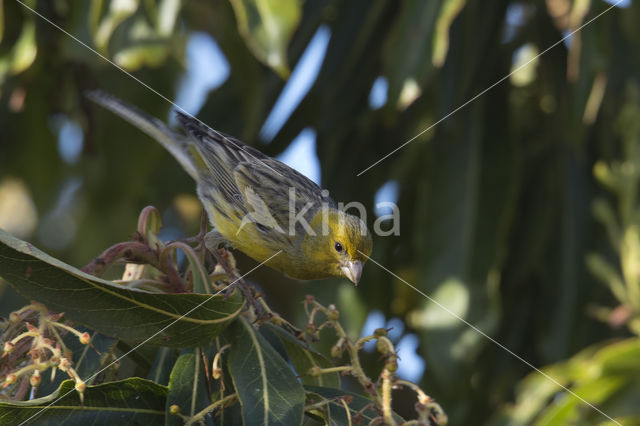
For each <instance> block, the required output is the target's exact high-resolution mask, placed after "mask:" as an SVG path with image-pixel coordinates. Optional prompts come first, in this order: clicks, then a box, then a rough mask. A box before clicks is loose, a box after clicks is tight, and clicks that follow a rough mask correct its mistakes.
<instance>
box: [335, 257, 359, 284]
mask: <svg viewBox="0 0 640 426" xmlns="http://www.w3.org/2000/svg"><path fill="white" fill-rule="evenodd" d="M340 270H341V271H342V273H343V274H344V276H345V277H347V278H349V280H351V282H352V283H354V284H355V285H358V282H359V281H360V276H361V275H362V262H361V261H359V260H350V261H348V262H345V263H344V264H343V265H342V266H341V267H340Z"/></svg>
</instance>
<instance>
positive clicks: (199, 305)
mask: <svg viewBox="0 0 640 426" xmlns="http://www.w3.org/2000/svg"><path fill="white" fill-rule="evenodd" d="M280 253H282V250H278V251H277V252H276V253H275V254H273V255H272V256H271V257H269V258H268V259H267V260H265V261H263V262H261V263H260V264H259V265H257V266H255V267H254V268H253V269H251V270H250V271H249V272H247V273H246V274H244V275H242V276H241V277H239V278H237V279H236V280H235V281H233V282H232V283H230V284H229V285H227V286H226V287H224V288H223V289H222V290H219V291H218V292H216V293H215V294H212V295H211V296H209V297H207V298H206V299H205V300H204V301H202V302H200V303H199V304H197V305H196V306H195V307H193V308H191V309H190V310H189V311H187V312H185V313H184V314H182V315H180V317H179V318H177V319H175V320H173V321H172V322H171V323H170V324H168V325H166V326H164V327H163V328H161V329H160V330H158V331H156V332H155V333H153V334H152V335H151V336H150V337H148V338H147V339H146V340H144V341H143V342H142V343H139V344H138V345H136V346H135V347H134V348H132V349H131V350H129V351H128V352H127V353H125V354H124V355H121V356H120V357H119V358H118V359H116V360H115V361H112V362H111V363H110V364H109V365H107V366H106V367H104V368H102V369H100V370H99V371H97V372H96V373H94V374H93V375H92V376H91V377H89V378H88V379H85V380H84V381H85V382H90V381H91V380H93V379H94V377H96V376H97V375H98V374H100V373H102V372H103V371H105V370H106V369H107V368H109V367H111V366H112V365H113V364H115V363H116V362H118V361H120V360H121V359H123V358H125V357H127V356H128V355H129V354H130V353H131V352H133V351H135V350H136V349H138V348H139V347H140V346H142V345H144V344H145V343H147V342H148V341H149V340H151V339H153V338H154V337H156V336H157V335H158V334H160V333H162V332H163V331H165V330H166V329H167V328H169V327H171V326H172V325H174V324H175V323H177V322H178V321H180V320H181V319H182V318H184V317H185V316H187V315H189V314H190V313H191V312H193V311H195V310H196V309H198V308H199V307H201V306H202V305H204V304H205V303H207V302H208V301H209V300H211V299H212V298H213V297H214V296H217V295H218V294H220V293H222V292H223V291H225V290H226V289H228V288H230V287H231V286H232V285H234V284H235V283H237V282H238V281H240V280H241V279H243V278H244V277H246V276H247V275H249V274H250V273H252V272H253V271H255V270H256V269H258V268H260V267H261V266H262V265H264V264H265V263H267V262H268V261H270V260H271V259H273V258H274V257H276V256H277V255H279V254H280ZM74 390H75V389H74ZM74 390H70V391H69V392H67V393H65V394H64V395H62V396H60V397H58V398H56V399H54V400H53V401H52V402H50V403H49V404H48V405H47V406H45V407H43V408H42V409H40V410H39V411H38V412H36V413H35V414H33V415H32V416H31V417H29V418H28V419H26V420H25V421H23V422H22V423H20V424H19V425H18V426H22V425H24V424H26V423H27V422H28V421H30V420H31V419H33V418H34V417H36V416H38V415H39V414H40V413H42V412H43V411H45V410H46V409H48V408H49V407H51V406H52V405H53V404H55V403H56V402H58V401H60V400H61V399H62V398H64V397H65V396H67V395H69V394H70V393H71V392H74Z"/></svg>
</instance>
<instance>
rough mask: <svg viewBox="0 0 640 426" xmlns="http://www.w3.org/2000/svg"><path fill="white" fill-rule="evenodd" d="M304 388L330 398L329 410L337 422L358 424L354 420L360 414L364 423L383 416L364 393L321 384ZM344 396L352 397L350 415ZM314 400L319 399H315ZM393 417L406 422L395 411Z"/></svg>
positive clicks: (348, 405)
mask: <svg viewBox="0 0 640 426" xmlns="http://www.w3.org/2000/svg"><path fill="white" fill-rule="evenodd" d="M304 388H305V390H306V391H307V392H308V393H311V396H313V395H316V396H319V397H321V398H324V399H328V400H330V402H329V412H330V415H331V420H332V422H335V423H337V424H344V425H348V424H351V423H353V424H357V423H356V422H355V421H354V417H356V416H360V417H359V418H360V419H362V423H363V424H369V423H370V422H371V421H372V420H373V419H376V418H378V419H381V418H382V417H381V416H382V413H379V412H378V411H376V410H375V409H373V406H372V405H371V404H372V403H373V401H372V400H370V399H369V398H366V397H364V396H362V395H358V394H357V393H353V392H348V391H344V390H341V389H334V388H326V387H321V386H305V387H304ZM344 396H347V397H349V398H351V402H350V403H349V404H347V407H348V409H349V415H347V409H346V408H345V406H344V404H343V403H342V402H341V399H342V397H344ZM314 402H319V401H317V400H315V401H314ZM365 408H366V409H365ZM349 417H351V422H349ZM393 418H394V419H395V420H396V421H397V422H399V423H403V422H404V419H403V418H402V417H400V416H398V415H397V414H395V413H393Z"/></svg>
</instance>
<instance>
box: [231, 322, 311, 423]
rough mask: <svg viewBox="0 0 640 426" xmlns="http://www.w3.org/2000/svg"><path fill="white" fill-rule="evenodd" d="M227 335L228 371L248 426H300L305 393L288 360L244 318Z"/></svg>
mask: <svg viewBox="0 0 640 426" xmlns="http://www.w3.org/2000/svg"><path fill="white" fill-rule="evenodd" d="M225 335H226V336H227V339H228V340H229V341H230V342H231V349H230V351H229V357H228V360H229V361H228V362H229V372H230V374H231V377H232V379H233V385H234V387H235V388H236V391H237V392H238V397H239V399H240V403H241V405H242V416H243V418H244V422H245V425H276V424H286V425H299V424H301V423H302V414H303V409H304V399H305V398H304V390H303V388H302V385H301V384H300V382H299V381H298V379H297V378H296V376H295V374H294V372H293V370H292V369H291V368H290V367H289V365H288V364H287V363H286V362H285V360H284V359H282V357H281V356H280V355H278V353H277V352H276V351H275V349H273V347H272V346H271V345H270V344H269V342H267V341H266V339H265V338H264V337H262V336H261V335H260V334H259V333H258V332H257V330H256V329H255V328H253V326H252V325H251V324H249V323H248V322H247V321H246V320H244V319H243V318H240V319H238V320H237V321H235V322H234V323H233V324H232V325H231V326H230V327H229V328H228V329H227V330H226V331H225Z"/></svg>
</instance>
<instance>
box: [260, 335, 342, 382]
mask: <svg viewBox="0 0 640 426" xmlns="http://www.w3.org/2000/svg"><path fill="white" fill-rule="evenodd" d="M262 328H265V329H267V330H269V331H271V332H273V333H274V334H275V335H276V336H278V338H279V339H280V341H281V342H282V344H283V345H284V348H285V350H286V351H287V355H289V359H290V360H291V363H292V364H293V368H295V369H296V371H297V372H298V375H299V376H300V378H301V379H302V384H303V385H314V386H324V387H328V388H340V375H339V374H338V373H331V374H322V375H320V376H318V377H313V376H310V375H309V374H307V373H308V371H309V369H311V368H312V367H319V368H330V367H333V366H334V365H333V363H332V362H331V361H329V360H328V359H327V358H325V357H324V356H323V355H322V354H320V353H318V352H316V351H314V350H313V349H311V348H310V347H308V346H307V345H305V344H304V343H302V342H301V341H299V340H298V339H296V338H295V337H293V336H292V335H291V334H290V333H288V332H286V331H285V330H283V329H282V328H280V327H276V326H275V325H273V324H264V325H263V326H262Z"/></svg>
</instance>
